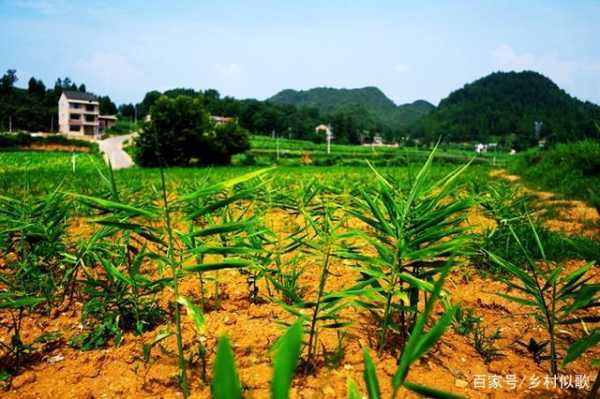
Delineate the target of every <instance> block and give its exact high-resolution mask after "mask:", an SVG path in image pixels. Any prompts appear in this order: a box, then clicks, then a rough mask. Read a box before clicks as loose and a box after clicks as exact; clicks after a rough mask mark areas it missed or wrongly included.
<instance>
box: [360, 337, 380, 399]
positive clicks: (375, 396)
mask: <svg viewBox="0 0 600 399" xmlns="http://www.w3.org/2000/svg"><path fill="white" fill-rule="evenodd" d="M363 359H364V365H365V371H364V379H365V384H366V385H367V391H368V392H369V399H379V398H380V395H381V394H380V390H379V380H378V379H377V373H376V371H375V364H373V359H371V355H369V350H368V349H367V348H363Z"/></svg>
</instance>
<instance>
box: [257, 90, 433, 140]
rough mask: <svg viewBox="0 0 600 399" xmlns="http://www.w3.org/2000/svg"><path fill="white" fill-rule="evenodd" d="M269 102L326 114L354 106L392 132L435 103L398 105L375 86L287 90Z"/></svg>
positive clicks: (424, 112)
mask: <svg viewBox="0 0 600 399" xmlns="http://www.w3.org/2000/svg"><path fill="white" fill-rule="evenodd" d="M266 101H268V102H272V103H275V104H280V105H293V106H296V107H308V108H316V109H318V110H319V112H322V113H324V114H334V113H336V112H340V111H343V110H345V109H348V108H350V107H353V106H360V107H362V108H364V110H366V111H367V112H368V113H369V114H370V115H371V116H372V117H373V119H374V120H376V121H377V122H379V123H381V124H382V125H383V126H385V127H387V128H388V129H391V130H392V131H396V132H399V131H402V130H405V129H408V128H409V127H410V126H412V125H413V124H414V123H415V122H416V121H417V120H418V119H419V118H420V117H422V116H423V115H425V114H427V113H428V112H430V111H431V110H432V109H434V108H435V106H434V105H433V104H431V103H429V102H428V101H426V100H421V99H420V100H416V101H413V102H412V103H406V104H399V105H398V104H396V103H395V102H394V101H392V100H391V99H390V98H389V97H387V96H386V95H385V93H383V91H381V89H379V88H378V87H375V86H365V87H360V88H350V89H348V88H334V87H325V86H323V87H314V88H311V89H306V90H295V89H284V90H281V91H279V92H278V93H277V94H275V95H273V96H272V97H270V98H268V99H267V100H266Z"/></svg>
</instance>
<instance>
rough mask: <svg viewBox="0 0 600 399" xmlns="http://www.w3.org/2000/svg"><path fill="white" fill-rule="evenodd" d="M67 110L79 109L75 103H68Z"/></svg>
mask: <svg viewBox="0 0 600 399" xmlns="http://www.w3.org/2000/svg"><path fill="white" fill-rule="evenodd" d="M69 108H75V109H77V108H79V104H77V103H69Z"/></svg>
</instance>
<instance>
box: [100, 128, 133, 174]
mask: <svg viewBox="0 0 600 399" xmlns="http://www.w3.org/2000/svg"><path fill="white" fill-rule="evenodd" d="M132 136H133V134H126V135H124V136H112V137H109V138H107V139H104V140H100V141H98V145H99V146H100V151H101V152H102V153H104V159H106V160H107V161H109V160H110V163H111V165H112V167H113V169H123V168H129V167H131V166H133V165H135V164H134V163H133V160H132V159H131V157H130V156H129V154H128V153H126V152H125V151H124V150H123V143H124V142H125V141H127V139H129V138H130V137H132Z"/></svg>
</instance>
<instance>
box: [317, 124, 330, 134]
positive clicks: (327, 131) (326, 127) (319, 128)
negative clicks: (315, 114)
mask: <svg viewBox="0 0 600 399" xmlns="http://www.w3.org/2000/svg"><path fill="white" fill-rule="evenodd" d="M315 132H317V133H325V134H326V135H327V136H331V126H330V125H323V124H321V125H319V126H317V127H315Z"/></svg>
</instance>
